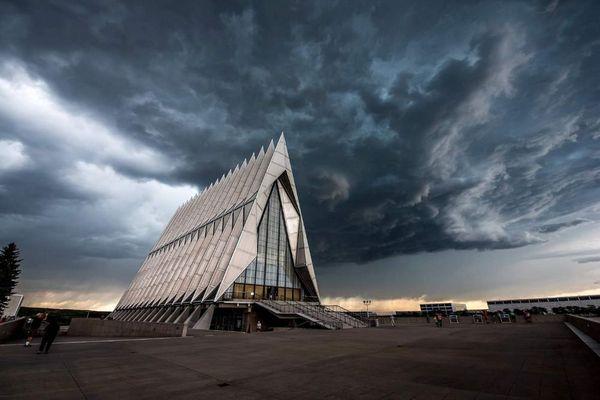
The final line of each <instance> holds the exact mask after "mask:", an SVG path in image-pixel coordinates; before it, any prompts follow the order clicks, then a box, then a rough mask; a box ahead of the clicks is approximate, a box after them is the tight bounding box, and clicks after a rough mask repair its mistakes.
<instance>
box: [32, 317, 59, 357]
mask: <svg viewBox="0 0 600 400" xmlns="http://www.w3.org/2000/svg"><path fill="white" fill-rule="evenodd" d="M46 322H47V323H48V324H47V325H46V329H45V330H44V336H42V342H41V343H40V348H39V349H38V351H37V354H42V352H44V354H48V350H50V346H52V342H54V339H56V335H58V330H59V325H58V321H57V320H56V318H55V317H54V316H53V315H48V316H47V317H46Z"/></svg>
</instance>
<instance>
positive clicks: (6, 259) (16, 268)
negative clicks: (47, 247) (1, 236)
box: [0, 243, 22, 313]
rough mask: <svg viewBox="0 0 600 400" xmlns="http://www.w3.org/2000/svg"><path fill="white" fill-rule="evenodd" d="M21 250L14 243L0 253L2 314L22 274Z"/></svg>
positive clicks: (0, 300)
mask: <svg viewBox="0 0 600 400" xmlns="http://www.w3.org/2000/svg"><path fill="white" fill-rule="evenodd" d="M19 253H20V252H19V249H18V248H17V245H16V244H14V243H9V244H8V245H6V246H4V247H3V248H2V251H1V252H0V313H2V312H3V311H4V308H5V307H6V305H7V304H8V298H9V297H10V295H11V294H12V293H13V289H14V288H15V286H16V285H17V280H18V279H19V274H20V273H21V261H22V260H21V259H20V258H19Z"/></svg>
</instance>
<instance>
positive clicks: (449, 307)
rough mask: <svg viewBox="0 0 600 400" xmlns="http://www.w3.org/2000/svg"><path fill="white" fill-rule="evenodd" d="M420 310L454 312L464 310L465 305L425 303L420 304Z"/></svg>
mask: <svg viewBox="0 0 600 400" xmlns="http://www.w3.org/2000/svg"><path fill="white" fill-rule="evenodd" d="M419 306H420V307H421V312H427V313H430V312H443V313H447V314H450V313H454V312H457V311H466V310H467V305H466V304H461V303H425V304H420V305H419Z"/></svg>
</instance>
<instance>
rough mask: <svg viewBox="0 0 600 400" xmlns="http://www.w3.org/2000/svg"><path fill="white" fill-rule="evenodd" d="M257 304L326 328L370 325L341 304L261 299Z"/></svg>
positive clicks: (278, 313) (286, 316)
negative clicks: (355, 316)
mask: <svg viewBox="0 0 600 400" xmlns="http://www.w3.org/2000/svg"><path fill="white" fill-rule="evenodd" d="M256 304H258V305H259V306H261V307H263V308H264V309H266V310H268V311H269V312H271V313H272V314H274V315H276V316H278V317H281V318H297V317H300V318H304V319H306V320H308V321H311V322H314V323H316V324H318V325H320V326H322V327H323V328H326V329H332V330H334V329H349V328H365V327H367V326H368V325H367V324H366V323H365V322H363V321H361V320H359V319H357V318H354V317H352V316H351V315H349V314H348V310H346V309H344V308H342V307H340V306H327V305H322V304H320V303H318V302H302V301H284V300H261V301H258V302H257V303H256Z"/></svg>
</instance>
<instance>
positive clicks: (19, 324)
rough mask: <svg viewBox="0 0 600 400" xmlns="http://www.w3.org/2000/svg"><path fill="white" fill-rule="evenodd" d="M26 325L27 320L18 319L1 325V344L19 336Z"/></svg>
mask: <svg viewBox="0 0 600 400" xmlns="http://www.w3.org/2000/svg"><path fill="white" fill-rule="evenodd" d="M24 324H25V318H17V319H15V320H12V321H8V322H3V323H1V324H0V343H2V342H6V341H7V340H9V339H11V338H12V337H13V336H17V335H18V334H19V333H20V332H21V331H22V330H23V325H24Z"/></svg>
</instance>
